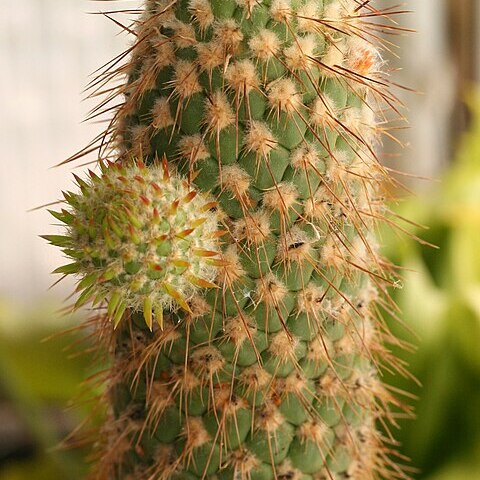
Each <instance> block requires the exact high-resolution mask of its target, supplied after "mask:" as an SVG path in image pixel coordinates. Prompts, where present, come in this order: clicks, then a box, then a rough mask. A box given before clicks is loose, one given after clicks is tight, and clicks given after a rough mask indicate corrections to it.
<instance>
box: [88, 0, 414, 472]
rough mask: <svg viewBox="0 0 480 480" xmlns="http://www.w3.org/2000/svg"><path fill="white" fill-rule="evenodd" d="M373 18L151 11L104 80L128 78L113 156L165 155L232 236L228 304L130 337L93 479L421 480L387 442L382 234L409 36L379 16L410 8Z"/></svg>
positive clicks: (223, 9)
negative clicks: (383, 139)
mask: <svg viewBox="0 0 480 480" xmlns="http://www.w3.org/2000/svg"><path fill="white" fill-rule="evenodd" d="M370 3H371V2H369V1H367V2H363V1H357V0H326V1H324V2H321V1H316V2H314V1H301V0H298V1H296V0H294V1H290V0H272V1H263V2H262V1H249V0H210V1H207V0H181V1H168V0H164V1H155V2H147V5H146V9H145V12H144V14H143V16H142V18H141V20H140V21H139V22H138V23H137V25H136V28H135V32H134V34H135V36H136V39H137V40H136V43H135V46H134V47H133V48H132V49H131V51H130V52H129V54H130V53H131V54H132V56H131V60H130V61H129V62H128V63H127V64H126V65H125V66H123V67H121V68H119V69H118V70H113V71H110V72H107V73H106V74H105V75H103V76H101V77H100V78H99V80H98V82H97V83H95V84H94V85H93V86H94V88H98V89H100V90H101V89H102V85H103V84H104V82H106V81H110V80H111V79H112V78H115V77H116V76H117V75H124V74H127V75H128V76H129V81H128V83H127V84H126V85H125V86H123V87H121V88H120V89H118V90H116V91H115V92H114V93H113V94H112V95H111V98H112V99H113V98H115V96H116V95H124V98H125V101H124V102H123V103H122V105H121V106H120V107H118V108H117V111H116V115H115V118H114V120H113V121H112V123H111V126H110V127H109V128H108V129H107V132H106V134H105V135H106V136H109V137H110V138H109V140H108V142H104V143H103V144H104V145H105V144H106V145H108V146H109V147H113V148H115V150H114V151H115V155H118V154H120V157H121V158H124V159H125V158H130V157H132V156H142V157H144V158H145V159H146V161H147V162H148V161H149V159H150V160H151V159H153V158H155V157H156V156H167V158H168V159H169V163H170V165H171V168H173V169H175V170H176V171H178V172H179V174H182V175H184V176H185V178H187V179H188V181H189V182H191V183H192V184H194V185H195V187H196V188H199V189H202V190H205V191H211V192H212V194H213V195H214V196H215V197H216V199H217V201H218V204H219V215H220V217H221V218H222V223H223V224H224V227H225V229H226V231H227V234H226V235H225V239H224V240H225V244H226V245H225V248H224V250H223V253H222V255H221V260H219V261H218V262H217V265H218V266H219V269H218V274H217V279H216V283H217V284H218V285H219V286H220V288H219V289H217V290H212V291H210V292H209V293H208V294H207V295H206V296H204V297H195V298H193V299H192V300H191V301H190V302H189V308H188V310H189V312H188V313H185V314H183V315H171V316H170V318H169V319H168V320H167V325H166V328H165V329H164V330H161V329H154V331H153V333H152V334H149V333H145V332H143V333H141V334H138V333H132V328H129V329H126V330H124V331H121V332H118V333H117V337H116V345H115V347H114V349H113V350H114V352H113V353H114V358H115V362H116V364H115V366H114V367H113V369H112V375H111V378H110V385H109V388H108V392H107V397H108V401H109V402H110V404H111V405H112V411H111V412H110V413H109V415H110V418H109V421H108V422H107V423H106V424H105V427H104V429H103V431H102V432H101V435H100V438H101V440H102V441H103V443H102V442H101V443H102V445H101V448H100V450H99V457H100V458H99V461H98V464H97V467H96V474H94V477H95V478H98V479H103V478H105V479H107V478H108V479H110V478H129V477H128V475H130V476H131V478H140V479H148V480H170V479H174V480H180V479H189V480H190V479H198V478H202V479H203V478H205V479H208V478H211V479H214V478H215V479H216V478H218V479H220V480H233V479H237V478H238V479H241V480H244V479H245V480H263V479H265V480H271V479H276V480H284V479H295V480H297V479H298V480H310V479H315V480H320V479H337V478H338V479H341V478H350V479H355V480H363V479H370V478H397V477H398V478H403V477H404V475H405V474H404V473H403V471H402V469H401V468H400V467H398V466H397V465H396V464H395V463H394V462H393V461H392V458H391V455H393V450H392V449H391V448H390V447H389V446H386V444H388V443H390V444H394V441H393V439H392V437H391V436H390V433H389V431H388V427H387V426H386V423H385V425H384V426H385V429H386V432H387V433H386V434H385V435H386V436H387V438H384V435H382V434H380V433H379V432H378V431H377V428H378V424H379V422H380V423H384V420H385V419H387V420H389V421H391V422H393V423H395V414H394V413H392V412H391V411H390V410H391V406H393V407H394V408H397V407H398V408H405V407H404V405H403V404H402V403H401V402H399V401H398V400H396V399H395V398H394V396H393V395H392V394H391V392H390V390H389V389H388V387H385V386H384V385H382V383H381V381H380V379H379V372H380V371H381V368H382V367H383V366H385V364H387V366H388V367H389V368H390V367H391V368H394V369H396V370H397V371H399V372H401V373H405V372H404V366H403V365H401V364H399V363H397V362H395V361H394V360H393V357H392V355H391V354H390V352H389V350H388V348H387V347H386V343H396V340H395V339H394V338H393V337H392V336H391V335H390V334H389V333H388V331H387V329H386V327H385V325H384V324H383V322H382V320H381V316H380V310H381V309H386V310H389V311H392V310H393V311H394V306H393V305H392V304H391V302H390V300H389V297H388V294H387V292H386V287H387V286H388V285H391V284H392V283H393V280H391V272H390V271H389V268H390V266H389V265H388V264H387V263H386V262H385V261H384V260H383V259H382V258H381V257H380V255H379V254H378V253H377V247H376V242H375V240H374V239H373V234H374V233H375V232H374V231H375V226H376V224H377V223H378V222H381V221H383V220H384V216H385V209H384V204H383V198H382V196H383V194H380V193H379V192H380V190H381V187H382V184H383V183H384V182H385V181H389V177H388V174H387V171H386V169H384V168H383V167H382V166H381V165H380V164H379V162H378V160H377V158H376V152H375V144H376V142H377V141H378V140H379V135H380V134H381V133H386V134H388V135H391V134H390V133H389V132H388V128H387V126H386V125H382V124H383V122H384V119H383V110H382V109H383V108H384V107H385V106H386V107H387V108H393V109H394V110H397V107H396V106H395V104H396V102H397V99H396V98H395V96H394V95H393V94H392V92H391V90H390V89H389V82H388V80H387V79H386V78H384V76H383V75H382V73H381V72H380V71H379V70H381V67H382V66H383V65H382V63H383V62H382V60H381V56H380V54H379V50H378V49H377V45H378V43H379V39H378V33H379V32H380V31H386V32H387V33H388V32H389V31H390V32H393V31H395V29H396V28H397V27H396V26H395V25H389V24H387V23H382V22H380V23H375V22H374V21H371V19H373V18H374V17H379V18H382V17H385V18H386V15H388V14H389V13H390V14H395V13H397V12H395V11H394V10H391V11H388V10H386V11H381V10H377V9H376V8H374V7H373V6H372V5H371V4H370ZM99 111H100V110H99ZM99 111H95V112H94V114H95V115H96V114H98V113H99ZM378 115H381V116H382V118H381V119H380V123H379V120H378V118H377V117H378ZM119 152H120V153H119ZM127 318H128V319H129V322H126V323H127V324H129V325H133V329H135V328H138V322H136V321H135V315H132V314H131V313H128V315H127ZM112 431H121V432H123V435H122V436H121V438H122V442H123V443H122V445H123V448H120V447H119V444H117V443H116V442H115V435H114V434H113V433H112Z"/></svg>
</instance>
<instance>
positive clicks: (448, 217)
mask: <svg viewBox="0 0 480 480" xmlns="http://www.w3.org/2000/svg"><path fill="white" fill-rule="evenodd" d="M470 105H471V108H472V112H473V113H474V120H473V125H472V130H471V131H470V132H469V133H468V134H466V135H465V136H464V138H463V139H462V142H461V146H460V150H459V152H458V155H457V158H456V159H455V161H454V162H453V164H452V168H451V169H450V171H448V172H447V173H446V175H445V176H444V178H443V179H442V180H441V182H439V183H438V184H437V185H436V186H435V187H433V188H431V189H429V191H428V193H426V194H423V195H420V196H418V197H416V198H413V199H410V200H408V201H407V202H406V203H405V204H404V205H402V206H401V207H400V208H398V209H397V211H398V213H399V214H401V215H402V216H403V217H405V218H408V219H409V220H412V221H414V222H417V223H418V224H422V225H427V226H428V230H425V229H424V228H421V227H411V226H410V227H409V228H408V229H409V231H410V232H411V233H412V234H414V235H417V236H419V237H421V238H422V239H423V240H425V241H426V242H428V243H431V244H434V245H436V246H438V249H435V248H432V247H431V246H428V245H423V244H421V243H418V242H416V241H415V240H413V239H412V240H409V239H406V238H405V237H404V236H403V237H402V238H400V237H396V236H394V235H393V234H392V233H390V234H386V236H384V237H383V243H384V244H386V245H388V248H387V255H388V256H389V257H390V259H392V261H393V262H395V263H396V264H397V265H399V266H400V267H401V268H402V270H401V276H402V279H403V280H402V283H403V284H404V285H405V286H404V288H402V289H400V290H397V291H395V292H394V298H395V300H396V302H397V304H398V305H399V307H400V309H401V310H402V315H401V317H402V319H403V320H404V322H405V324H406V327H407V328H404V327H401V326H399V325H395V322H394V321H392V322H391V323H392V324H393V329H394V331H395V332H396V333H397V335H399V336H400V337H402V338H403V339H405V340H407V341H409V342H411V343H412V344H414V345H416V346H417V347H418V350H417V351H416V352H413V353H406V352H398V355H399V356H400V357H401V358H404V359H406V360H407V361H408V363H409V364H410V370H411V371H412V373H413V374H414V375H415V376H416V377H417V378H418V379H419V380H420V382H421V384H422V386H421V387H419V386H417V385H415V383H414V382H413V381H409V380H407V379H399V378H395V379H391V378H390V379H389V381H390V382H393V383H395V384H396V385H397V386H398V387H400V388H402V389H404V390H405V391H407V392H409V393H413V394H415V395H417V396H418V397H419V400H418V401H414V402H412V403H413V405H414V406H415V410H416V414H417V419H416V420H414V421H411V420H409V421H404V422H401V426H402V430H401V431H400V432H399V433H398V435H397V438H399V439H400V441H401V442H402V445H403V447H402V450H403V453H405V454H406V455H407V456H409V457H410V458H411V459H412V464H413V465H414V466H416V467H418V469H419V470H420V474H418V475H416V478H429V479H431V480H463V479H472V480H473V479H474V478H480V94H477V95H476V98H475V99H473V98H472V99H471V101H470ZM407 329H411V330H413V331H414V332H415V333H416V334H417V335H418V338H415V337H414V336H412V335H411V334H409V333H407Z"/></svg>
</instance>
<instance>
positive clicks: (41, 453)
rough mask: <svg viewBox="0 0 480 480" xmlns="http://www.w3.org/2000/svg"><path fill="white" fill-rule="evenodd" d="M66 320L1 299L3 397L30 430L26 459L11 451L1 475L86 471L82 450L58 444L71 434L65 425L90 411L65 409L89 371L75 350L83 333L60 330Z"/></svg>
mask: <svg viewBox="0 0 480 480" xmlns="http://www.w3.org/2000/svg"><path fill="white" fill-rule="evenodd" d="M63 320H64V322H63V323H62V324H61V323H60V322H59V315H58V313H57V314H55V313H54V312H52V309H51V308H36V309H35V310H34V311H29V312H22V313H20V312H19V311H18V309H15V308H12V307H11V306H9V305H8V304H7V302H0V400H1V401H2V404H4V405H5V404H7V405H8V404H9V405H11V408H12V411H13V412H14V414H15V417H16V419H17V421H16V423H17V425H21V426H23V429H25V430H26V431H27V432H28V433H29V435H28V438H26V439H25V441H26V443H27V449H28V452H27V453H28V455H27V459H26V460H25V461H22V459H21V457H20V458H16V454H15V451H13V452H12V453H13V455H12V456H13V458H9V459H3V460H4V461H3V463H2V464H0V480H24V479H29V480H32V479H34V480H52V479H54V478H58V479H67V478H68V479H69V480H80V479H81V478H84V476H85V466H84V464H85V462H84V459H83V452H80V451H77V452H74V451H67V450H62V449H58V448H57V447H58V445H59V443H60V442H61V441H62V440H63V438H64V436H65V435H66V433H67V431H63V432H62V431H61V430H65V429H66V430H70V429H72V428H74V427H76V426H77V424H79V422H80V421H81V419H82V418H83V417H84V416H85V415H86V414H87V410H86V408H85V407H82V408H72V409H68V410H67V405H68V404H69V402H70V401H71V400H72V398H74V396H76V395H79V393H80V389H79V387H80V385H81V383H82V381H84V380H85V377H86V375H88V372H89V370H90V368H89V360H88V358H87V357H86V356H85V355H80V356H75V355H74V352H75V349H73V350H72V349H71V347H72V345H73V343H74V342H76V341H79V340H81V339H82V335H83V334H81V333H79V332H72V333H71V334H68V335H67V334H66V335H60V334H59V332H62V331H64V330H65V328H66V326H65V319H63ZM76 322H78V319H77V320H76ZM76 322H75V323H76ZM70 354H71V355H72V356H74V357H75V358H70V359H69V358H68V357H69V355H70ZM62 424H63V425H62ZM2 446H3V447H5V446H7V447H8V445H5V444H2ZM19 446H20V447H21V445H19ZM12 448H14V446H12ZM20 453H21V452H20Z"/></svg>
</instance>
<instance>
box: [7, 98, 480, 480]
mask: <svg viewBox="0 0 480 480" xmlns="http://www.w3.org/2000/svg"><path fill="white" fill-rule="evenodd" d="M471 106H472V110H473V112H474V113H475V115H474V117H475V119H474V123H473V128H472V131H471V132H470V133H468V134H467V135H465V138H464V139H463V141H462V145H461V148H460V151H459V154H458V156H457V158H456V159H455V161H454V163H453V166H452V168H451V170H450V171H449V172H448V173H447V174H446V175H445V177H444V178H443V179H442V181H441V182H440V183H438V184H435V186H434V187H432V188H431V189H430V190H429V191H428V193H426V194H422V195H419V196H417V197H416V198H412V199H409V200H408V201H406V202H405V203H403V204H402V205H401V206H400V207H398V208H396V211H397V212H398V213H399V214H400V215H402V216H403V217H405V218H408V219H409V220H412V221H414V222H417V223H418V224H422V225H428V227H429V229H428V230H425V229H423V228H421V227H413V226H412V225H410V226H408V229H409V231H410V232H411V233H412V234H414V235H417V236H419V237H421V238H422V239H424V240H425V241H426V242H429V243H432V244H434V245H437V246H438V247H439V249H435V248H432V247H429V246H428V245H422V244H421V243H418V242H417V241H415V240H413V239H412V240H410V239H408V238H406V237H405V236H404V235H403V234H401V235H398V236H397V235H394V234H393V233H392V232H385V233H384V234H383V235H382V243H383V244H385V245H386V246H387V248H386V254H387V255H388V257H389V258H390V259H391V260H392V261H393V262H395V263H396V264H397V265H399V266H400V267H401V269H402V270H401V275H402V283H403V284H404V285H405V287H404V288H402V289H398V290H396V291H395V292H394V297H395V300H396V301H397V303H398V305H399V306H400V308H401V310H402V315H401V316H402V319H403V321H404V323H405V325H404V326H401V325H400V324H398V323H396V322H395V321H393V320H392V321H391V323H392V328H393V330H394V331H395V332H396V333H397V335H399V336H400V337H401V338H403V339H405V340H407V341H409V342H411V343H413V344H414V345H416V346H417V347H418V348H417V351H416V352H412V353H409V352H405V351H399V352H397V353H398V355H399V356H400V357H401V358H402V359H405V360H407V361H408V362H409V364H410V367H411V371H412V373H413V374H414V375H415V376H416V377H417V378H418V379H419V380H420V382H421V384H422V387H419V386H418V385H417V384H416V383H415V382H413V381H411V380H408V379H403V378H398V377H395V378H388V379H387V380H388V381H389V382H391V383H393V384H395V385H396V386H398V387H399V388H402V389H403V390H405V391H407V392H409V393H411V394H414V395H417V396H418V397H419V399H418V401H414V402H412V403H413V404H414V406H415V409H416V413H417V417H418V418H417V419H416V420H415V421H413V420H405V421H404V420H401V421H400V424H401V427H402V428H401V430H399V431H398V432H396V436H397V438H399V440H400V441H401V443H402V447H401V448H402V453H404V454H405V455H407V456H409V457H410V458H411V459H412V465H414V466H415V467H418V468H419V469H420V472H421V473H419V474H415V475H414V476H415V477H416V478H419V479H420V478H428V479H429V480H473V479H475V478H480V94H478V95H477V98H476V101H473V100H472V102H471ZM403 226H405V224H403V225H402V227H403ZM51 318H52V313H51V310H48V311H45V310H42V309H36V310H35V311H34V312H28V313H25V312H24V313H23V314H21V315H19V314H18V312H16V311H15V310H9V309H8V308H7V306H6V304H2V303H1V302H0V399H2V397H4V398H3V400H8V401H9V402H10V403H11V404H12V405H13V406H14V407H15V410H16V413H17V414H18V416H19V417H20V418H21V420H22V421H23V422H24V423H25V425H26V426H27V428H28V429H29V431H30V432H31V436H32V438H33V442H34V444H35V450H34V452H33V453H34V454H33V456H31V457H30V458H28V459H27V460H24V461H20V460H19V461H10V462H9V463H7V464H3V465H0V480H27V479H28V480H32V479H34V480H51V479H54V478H59V479H69V480H80V479H82V478H84V475H85V470H86V468H85V462H84V461H83V454H82V452H67V451H62V450H56V449H54V448H53V447H54V446H55V445H56V444H57V443H58V442H59V441H60V440H61V439H62V438H61V435H59V432H58V425H55V423H54V422H51V421H50V420H49V417H48V416H46V415H45V412H46V410H47V409H49V408H52V407H54V408H58V409H64V408H65V407H66V405H68V403H69V401H70V400H71V399H72V398H73V397H74V396H75V395H77V394H78V393H79V385H80V384H81V382H82V381H83V380H84V379H85V378H86V376H87V375H88V374H89V373H90V366H89V360H88V358H87V357H86V356H75V357H74V358H72V359H70V360H69V359H68V356H69V354H70V353H72V351H70V350H69V348H68V347H69V345H70V344H71V343H72V342H74V341H78V340H80V339H81V336H82V334H81V333H79V332H76V333H75V332H74V333H72V334H70V335H67V336H55V337H54V338H53V339H51V340H49V341H47V342H43V341H42V339H44V338H45V337H47V336H50V335H52V334H55V333H58V332H59V331H63V330H65V328H66V327H68V325H65V320H64V319H63V320H61V321H58V320H57V321H55V322H53V323H52V322H51ZM55 318H57V317H55ZM74 323H75V321H74V320H71V324H74ZM409 329H411V330H413V331H414V332H415V333H416V334H417V335H418V338H416V337H415V336H414V335H412V334H411V333H409ZM86 346H88V345H86ZM86 346H85V347H86ZM387 377H388V375H387ZM87 411H88V410H87V407H86V406H84V407H82V408H77V409H73V410H68V411H67V415H66V418H67V423H68V425H69V426H70V427H72V428H73V427H74V426H75V425H76V424H78V423H79V422H80V421H81V419H82V418H83V417H85V415H86V414H87Z"/></svg>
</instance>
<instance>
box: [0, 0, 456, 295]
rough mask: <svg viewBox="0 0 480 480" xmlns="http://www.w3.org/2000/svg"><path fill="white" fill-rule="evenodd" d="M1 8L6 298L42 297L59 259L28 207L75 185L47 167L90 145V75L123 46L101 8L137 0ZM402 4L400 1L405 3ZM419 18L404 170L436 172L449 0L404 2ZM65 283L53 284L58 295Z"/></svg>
mask: <svg viewBox="0 0 480 480" xmlns="http://www.w3.org/2000/svg"><path fill="white" fill-rule="evenodd" d="M1 3H2V5H1V9H0V109H1V110H0V145H1V152H2V159H1V162H0V226H1V227H0V229H1V233H0V297H2V296H3V297H8V298H10V299H14V300H16V301H18V302H21V303H25V304H28V303H31V302H32V301H33V300H35V299H37V298H39V297H42V296H44V295H45V292H46V290H47V288H48V286H49V285H50V283H51V282H52V277H51V276H50V275H49V272H50V271H51V270H52V269H53V268H55V266H58V265H59V264H60V262H61V258H60V255H59V254H58V253H57V252H56V251H55V249H54V248H51V247H48V246H47V245H46V242H44V241H43V240H41V239H39V238H38V237H37V235H39V234H42V233H46V232H47V233H51V232H52V231H53V229H52V227H50V226H49V224H50V223H51V218H50V217H49V215H48V214H47V213H46V212H45V211H36V212H33V213H27V210H29V209H31V208H34V207H36V206H38V205H42V204H45V203H49V202H51V201H54V200H56V199H57V198H58V196H59V192H60V190H61V189H66V188H69V186H70V185H71V183H70V174H69V168H68V167H63V168H57V169H50V167H52V166H53V165H54V164H56V163H58V162H60V161H61V160H63V159H64V158H66V157H67V156H69V155H70V154H71V153H73V152H74V151H76V150H78V149H79V148H81V147H82V146H84V145H85V144H86V143H87V141H88V140H90V139H91V138H92V137H93V136H94V135H95V134H96V133H98V132H99V129H100V126H98V125H85V124H81V121H82V119H83V118H84V117H85V114H86V112H87V111H88V109H89V108H90V107H92V104H91V103H86V102H83V103H82V102H81V101H80V99H81V92H82V89H83V87H84V86H85V84H86V82H87V79H88V75H89V73H91V72H92V71H93V70H94V69H95V68H97V67H98V66H100V65H102V64H103V63H105V62H106V61H107V60H108V59H110V58H111V57H112V56H113V55H114V54H115V53H118V52H120V51H121V50H122V49H123V48H124V47H125V45H126V42H127V39H126V37H125V36H124V35H116V34H117V33H118V28H117V27H115V26H114V25H113V24H112V23H111V22H110V21H108V20H107V19H105V18H102V17H101V16H93V15H87V14H86V13H85V12H87V11H95V10H98V9H99V8H109V7H112V8H118V7H120V8H121V7H122V6H128V7H130V8H131V7H132V3H135V2H131V1H125V2H121V1H119V2H91V1H90V2H89V1H87V0H16V1H2V2H1ZM400 3H403V2H400ZM406 3H407V4H408V7H411V9H413V10H416V12H417V13H416V14H415V15H410V16H408V17H406V18H405V20H404V22H405V23H407V24H408V25H409V26H412V27H413V28H416V29H417V30H418V32H419V33H418V34H415V35H412V36H410V37H407V38H405V39H402V38H397V39H396V41H397V40H399V41H400V43H401V44H402V46H403V52H402V53H401V55H402V57H403V60H402V61H401V65H403V68H404V71H403V72H402V73H399V74H398V78H397V76H396V77H395V79H396V80H398V81H399V82H400V83H406V84H408V85H410V86H412V87H413V88H416V89H418V90H422V91H423V92H424V95H423V96H414V95H405V96H404V98H405V101H406V102H407V104H408V105H409V107H410V113H409V114H408V115H409V117H410V121H411V130H410V132H409V133H408V135H407V137H405V136H404V137H403V138H404V140H406V141H407V142H408V143H409V145H410V146H409V150H408V151H407V152H405V153H404V154H403V160H402V162H401V165H402V168H403V169H405V170H407V171H410V172H415V173H417V174H420V175H425V174H426V175H435V172H436V171H438V168H439V166H440V165H443V164H445V163H446V160H447V158H446V152H447V148H446V138H447V130H446V128H447V124H446V116H448V110H449V108H450V104H451V96H452V93H451V89H452V85H451V83H452V79H451V76H452V74H451V71H450V69H449V66H448V63H446V60H445V58H446V53H445V41H444V34H445V31H444V30H445V22H444V18H443V17H444V3H445V0H407V2H406ZM66 287H68V285H65V286H64V288H63V289H62V288H60V289H59V288H57V289H55V290H54V292H55V294H56V295H58V296H61V295H63V294H64V293H65V292H66V291H69V289H68V288H66Z"/></svg>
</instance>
